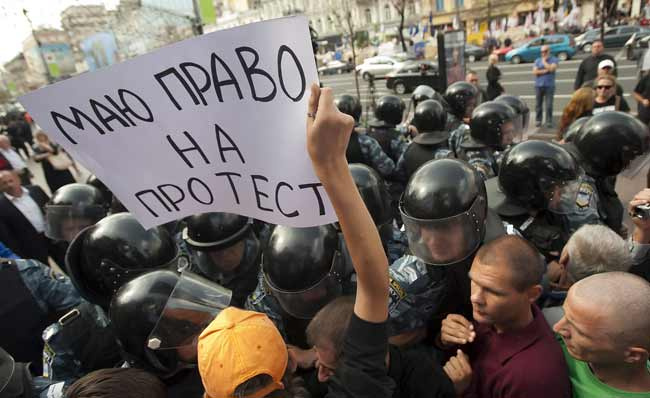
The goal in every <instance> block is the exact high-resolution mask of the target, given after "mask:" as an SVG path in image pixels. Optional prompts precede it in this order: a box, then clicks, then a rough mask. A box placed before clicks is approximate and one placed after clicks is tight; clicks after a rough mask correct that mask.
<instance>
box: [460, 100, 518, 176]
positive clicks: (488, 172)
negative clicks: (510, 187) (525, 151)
mask: <svg viewBox="0 0 650 398" xmlns="http://www.w3.org/2000/svg"><path fill="white" fill-rule="evenodd" d="M515 118H516V115H515V112H514V110H513V109H512V108H511V107H510V106H508V105H504V104H502V103H499V102H496V101H489V102H484V103H482V104H481V105H479V106H477V107H476V109H474V112H473V113H472V119H471V121H470V135H469V137H468V138H467V139H465V140H463V142H462V143H461V144H460V150H459V151H457V152H456V155H457V156H458V157H459V158H461V159H463V160H465V161H467V162H468V163H469V164H470V165H472V167H474V168H475V169H476V170H477V171H478V172H479V173H480V174H481V176H483V178H485V179H488V178H490V177H493V176H495V175H498V174H499V159H500V158H501V156H502V155H503V151H504V150H505V149H506V148H507V147H508V146H510V145H512V144H513V143H514V140H515V134H516V130H515Z"/></svg>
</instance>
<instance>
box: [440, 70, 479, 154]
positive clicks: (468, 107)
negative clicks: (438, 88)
mask: <svg viewBox="0 0 650 398" xmlns="http://www.w3.org/2000/svg"><path fill="white" fill-rule="evenodd" d="M443 97H444V99H445V102H446V103H447V112H448V113H449V115H448V116H447V128H446V129H445V130H446V131H448V132H449V147H450V148H451V149H452V150H455V149H456V148H457V147H458V146H459V145H460V142H461V141H462V140H463V137H464V136H465V135H466V134H467V130H468V129H469V126H468V125H467V123H468V119H469V118H470V116H471V115H472V112H473V111H474V108H475V107H476V104H477V103H478V97H479V91H478V89H477V88H476V87H475V86H474V85H473V84H471V83H467V82H455V83H452V84H451V85H450V86H449V87H447V90H446V91H445V95H444V96H443Z"/></svg>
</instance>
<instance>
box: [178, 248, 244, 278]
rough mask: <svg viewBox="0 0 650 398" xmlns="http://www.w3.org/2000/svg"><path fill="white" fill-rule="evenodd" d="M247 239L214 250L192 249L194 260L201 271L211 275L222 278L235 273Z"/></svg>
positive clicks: (240, 261)
mask: <svg viewBox="0 0 650 398" xmlns="http://www.w3.org/2000/svg"><path fill="white" fill-rule="evenodd" d="M245 248H246V240H241V241H239V242H237V243H235V244H234V245H232V246H228V247H226V248H221V249H212V250H209V249H208V250H192V249H190V252H191V256H192V262H193V263H194V264H196V265H197V266H198V267H199V269H200V270H201V272H203V273H204V274H205V275H207V276H209V277H215V278H218V279H219V278H221V277H223V276H226V275H235V274H236V273H237V269H238V268H239V266H240V265H241V263H242V259H243V257H244V251H245Z"/></svg>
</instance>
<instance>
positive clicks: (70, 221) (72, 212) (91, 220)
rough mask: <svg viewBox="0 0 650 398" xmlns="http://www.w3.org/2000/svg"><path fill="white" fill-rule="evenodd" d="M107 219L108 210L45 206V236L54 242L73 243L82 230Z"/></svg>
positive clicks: (85, 207) (93, 206)
mask: <svg viewBox="0 0 650 398" xmlns="http://www.w3.org/2000/svg"><path fill="white" fill-rule="evenodd" d="M104 217H106V208H105V207H103V206H100V205H88V206H66V205H46V206H45V236H47V237H48V238H50V239H54V240H63V241H66V242H72V240H73V239H74V238H75V236H77V234H79V232H81V230H82V229H84V228H86V227H88V226H90V225H94V224H95V223H97V221H99V220H101V219H102V218H104Z"/></svg>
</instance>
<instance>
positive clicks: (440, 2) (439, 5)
mask: <svg viewBox="0 0 650 398" xmlns="http://www.w3.org/2000/svg"><path fill="white" fill-rule="evenodd" d="M444 10H445V0H436V11H444Z"/></svg>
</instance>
